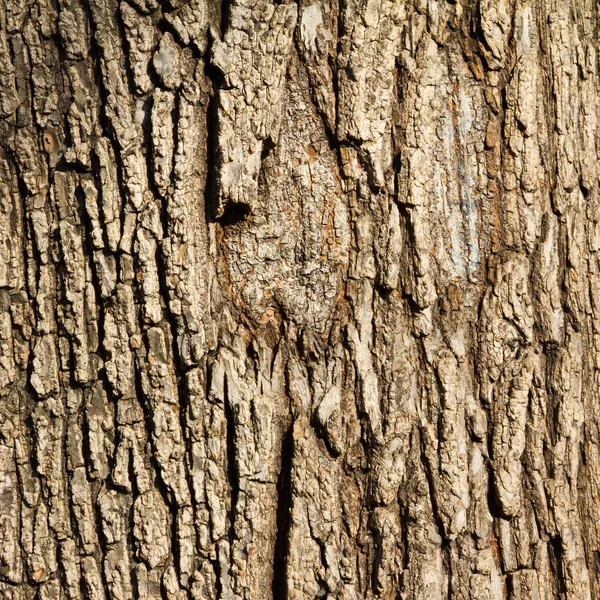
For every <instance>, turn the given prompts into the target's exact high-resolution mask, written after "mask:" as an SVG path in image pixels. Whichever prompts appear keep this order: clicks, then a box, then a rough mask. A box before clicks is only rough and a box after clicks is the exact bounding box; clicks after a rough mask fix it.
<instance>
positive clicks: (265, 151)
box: [260, 137, 275, 160]
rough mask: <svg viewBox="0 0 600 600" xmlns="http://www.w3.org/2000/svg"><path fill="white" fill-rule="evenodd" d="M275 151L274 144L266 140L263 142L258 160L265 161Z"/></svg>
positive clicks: (270, 140)
mask: <svg viewBox="0 0 600 600" xmlns="http://www.w3.org/2000/svg"><path fill="white" fill-rule="evenodd" d="M274 149H275V142H274V141H273V140H272V139H271V138H270V137H268V138H266V139H265V140H264V141H263V147H262V151H261V153H260V159H261V160H265V159H266V158H267V157H268V156H269V154H271V152H272V151H273V150H274Z"/></svg>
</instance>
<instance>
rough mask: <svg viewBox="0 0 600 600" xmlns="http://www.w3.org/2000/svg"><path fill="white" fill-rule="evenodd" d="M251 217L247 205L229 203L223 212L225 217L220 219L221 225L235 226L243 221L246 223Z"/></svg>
mask: <svg viewBox="0 0 600 600" xmlns="http://www.w3.org/2000/svg"><path fill="white" fill-rule="evenodd" d="M249 216H250V207H249V206H248V205H247V204H240V203H239V202H231V201H230V202H228V203H227V205H226V206H225V210H224V211H223V215H222V216H221V218H220V219H219V221H220V222H221V225H223V227H225V226H226V225H235V224H236V223H240V222H241V221H245V220H246V219H247V218H248V217H249Z"/></svg>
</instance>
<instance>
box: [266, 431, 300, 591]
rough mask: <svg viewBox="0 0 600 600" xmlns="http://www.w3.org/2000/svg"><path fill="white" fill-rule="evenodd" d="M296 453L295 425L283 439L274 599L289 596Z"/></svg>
mask: <svg viewBox="0 0 600 600" xmlns="http://www.w3.org/2000/svg"><path fill="white" fill-rule="evenodd" d="M293 454H294V437H293V425H290V427H289V428H288V430H287V431H286V432H285V434H284V435H283V438H282V440H281V469H280V471H279V476H278V478H277V517H276V518H277V537H276V539H275V556H274V561H273V584H272V587H271V589H272V591H273V600H286V599H287V597H288V585H287V559H288V555H289V531H290V525H291V507H292V487H291V486H292V459H293Z"/></svg>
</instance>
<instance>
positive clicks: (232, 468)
mask: <svg viewBox="0 0 600 600" xmlns="http://www.w3.org/2000/svg"><path fill="white" fill-rule="evenodd" d="M224 388H225V419H226V421H227V480H228V482H229V489H230V502H231V506H230V507H229V515H228V516H229V545H230V547H231V546H232V545H233V540H234V538H235V517H236V510H237V503H238V497H239V493H240V482H239V473H238V470H237V464H236V456H235V454H236V452H235V416H234V414H233V407H232V406H231V403H230V400H229V389H228V386H227V377H225V381H224Z"/></svg>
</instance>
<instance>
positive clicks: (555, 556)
mask: <svg viewBox="0 0 600 600" xmlns="http://www.w3.org/2000/svg"><path fill="white" fill-rule="evenodd" d="M563 554H564V551H563V545H562V540H561V539H560V537H559V536H554V537H551V538H550V539H549V540H548V558H549V560H550V570H551V571H552V574H553V577H552V585H553V587H554V596H555V597H557V598H564V596H565V594H566V592H567V588H566V583H565V573H564V564H563Z"/></svg>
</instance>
